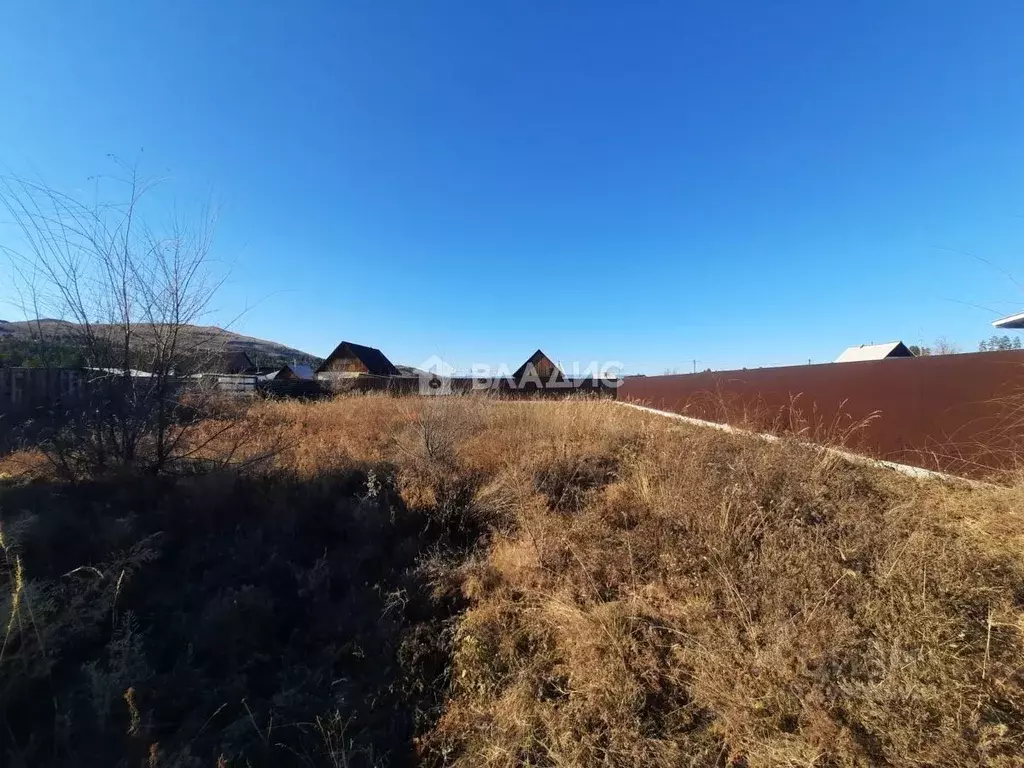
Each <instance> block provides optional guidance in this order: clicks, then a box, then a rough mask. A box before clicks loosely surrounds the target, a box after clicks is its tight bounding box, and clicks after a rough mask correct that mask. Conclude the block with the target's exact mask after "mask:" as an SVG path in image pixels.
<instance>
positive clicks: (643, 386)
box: [619, 351, 1024, 474]
mask: <svg viewBox="0 0 1024 768" xmlns="http://www.w3.org/2000/svg"><path fill="white" fill-rule="evenodd" d="M619 398H620V399H622V400H629V401H633V402H640V403H644V404H646V405H650V406H652V407H655V408H660V409H664V410H669V411H674V412H676V413H684V414H686V415H689V416H693V417H695V418H701V419H707V420H711V421H718V422H724V423H729V424H735V425H737V426H746V427H750V428H753V429H758V430H767V431H774V432H787V431H791V432H800V433H802V434H804V435H806V436H808V437H810V438H812V439H817V440H823V441H825V440H827V441H834V440H839V441H842V442H845V444H846V445H848V446H849V447H851V448H853V449H856V450H861V451H864V452H867V453H870V454H873V455H876V456H880V457H882V458H887V459H892V460H894V461H902V462H906V463H910V464H916V465H919V466H924V467H929V468H939V469H943V470H945V471H949V472H958V473H967V474H984V472H985V471H986V470H988V469H993V468H995V469H1005V468H1010V467H1015V466H1018V464H1019V459H1020V458H1021V457H1024V352H1021V351H1011V352H981V353H976V354H968V355H942V356H936V357H915V358H897V359H891V360H878V361H870V362H860V363H829V364H825V365H801V366H790V367H784V368H758V369H754V370H743V371H723V372H717V373H698V374H693V375H674V376H649V377H643V376H633V377H628V378H626V380H625V381H624V382H623V384H622V386H621V387H620V388H619ZM875 414H877V416H875ZM864 422H866V423H864Z"/></svg>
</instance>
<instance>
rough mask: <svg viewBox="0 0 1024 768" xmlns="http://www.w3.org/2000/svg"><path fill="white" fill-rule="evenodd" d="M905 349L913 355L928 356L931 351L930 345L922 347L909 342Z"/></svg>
mask: <svg viewBox="0 0 1024 768" xmlns="http://www.w3.org/2000/svg"><path fill="white" fill-rule="evenodd" d="M907 349H909V350H910V351H911V352H912V353H913V354H914V357H928V356H930V355H931V353H932V348H931V347H923V346H920V345H918V344H911V345H910V346H909V347H907Z"/></svg>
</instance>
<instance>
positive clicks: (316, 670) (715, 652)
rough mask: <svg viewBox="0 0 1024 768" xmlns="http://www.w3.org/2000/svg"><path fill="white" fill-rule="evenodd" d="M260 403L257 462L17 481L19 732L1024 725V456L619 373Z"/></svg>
mask: <svg viewBox="0 0 1024 768" xmlns="http://www.w3.org/2000/svg"><path fill="white" fill-rule="evenodd" d="M244 422H245V423H244V425H243V428H244V429H245V430H247V431H246V434H247V436H248V437H247V439H246V441H245V443H244V447H243V448H242V449H241V450H242V453H243V454H244V456H243V455H240V456H239V458H246V457H251V458H254V459H261V460H260V461H254V462H252V463H249V464H248V465H247V468H246V469H245V470H244V471H241V472H239V471H237V470H236V471H232V472H230V473H229V472H227V471H225V470H223V469H221V470H218V471H217V472H213V473H202V474H193V475H189V476H183V477H177V478H144V479H142V480H138V481H136V480H132V481H130V482H129V481H127V480H124V479H120V480H118V481H116V482H115V481H113V480H109V479H108V480H104V481H102V482H101V483H94V484H84V485H79V486H76V487H75V488H74V489H71V488H69V487H68V486H64V485H52V484H49V483H46V482H45V481H43V480H40V479H37V480H35V481H31V482H27V481H26V480H25V479H13V478H11V479H8V480H7V481H5V482H6V483H7V487H6V488H5V489H3V490H2V491H0V515H2V520H3V530H4V536H5V538H4V542H5V543H4V545H3V546H4V550H5V562H6V566H7V567H6V568H5V569H4V575H3V577H2V578H3V579H4V584H3V587H4V593H6V595H7V598H6V603H5V604H4V606H3V608H2V615H0V619H2V620H3V621H4V623H5V626H6V627H7V630H6V641H5V644H4V649H3V651H2V653H0V672H2V675H3V677H2V683H0V702H2V712H0V715H2V722H0V730H2V732H3V733H4V739H3V744H4V747H3V748H4V749H6V750H7V753H6V754H5V758H11V759H13V761H14V762H13V764H15V765H17V764H18V763H17V760H18V759H20V760H21V761H22V764H26V765H28V764H39V763H42V762H51V763H63V764H80V763H81V762H82V761H83V760H86V759H95V758H96V756H103V757H104V758H109V760H108V762H109V763H110V764H114V763H116V761H117V760H118V759H123V760H127V763H125V764H139V763H140V762H146V763H147V764H148V765H151V766H156V765H217V764H218V762H217V761H218V760H222V763H221V764H224V765H240V766H241V765H254V766H255V765H286V764H295V765H314V766H318V765H335V766H337V765H345V766H355V765H403V764H410V763H420V764H428V765H459V766H473V767H475V766H518V765H538V766H566V767H568V766H591V765H616V766H634V765H635V766H681V765H694V766H714V765H720V766H822V767H823V768H824V767H826V766H829V767H831V766H854V765H893V766H903V765H906V766H923V765H951V766H974V765H991V766H1012V765H1019V764H1020V763H1021V761H1022V759H1024V717H1022V716H1024V680H1022V677H1021V672H1020V659H1021V658H1022V651H1024V648H1022V642H1021V630H1022V628H1024V627H1022V624H1021V621H1022V614H1021V599H1022V595H1024V557H1022V555H1021V552H1022V551H1024V550H1022V549H1021V544H1022V542H1024V508H1022V505H1021V501H1022V500H1024V497H1022V496H1021V492H1020V489H1019V487H1009V488H985V489H979V488H974V489H972V488H969V487H966V486H965V487H953V486H945V485H942V484H937V483H935V482H922V481H916V480H911V479H909V478H906V477H902V476H899V475H896V474H894V473H892V472H889V471H885V470H880V469H874V468H870V467H864V466H851V465H848V464H846V463H844V462H842V461H839V460H837V459H836V458H835V457H834V456H832V455H829V454H825V453H823V452H818V451H815V450H813V449H808V448H807V447H806V446H802V445H800V444H799V443H798V442H797V441H795V440H781V441H779V442H777V443H771V444H769V443H764V442H760V441H757V440H753V439H749V438H745V437H742V436H734V435H727V434H723V433H721V432H717V431H711V430H703V429H700V428H695V427H691V426H688V425H685V424H680V423H677V422H673V421H671V420H667V419H663V418H660V417H658V416H654V415H648V414H644V413H640V412H637V411H634V410H630V409H626V408H622V407H620V406H617V405H615V404H614V403H609V402H594V401H565V402H502V401H493V400H478V399H474V398H443V399H442V398H438V399H431V398H389V397H382V396H354V397H343V398H338V399H336V400H333V401H330V402H320V403H306V404H303V403H296V402H277V403H264V404H260V405H257V406H255V407H253V408H252V409H251V410H250V411H249V413H248V415H247V416H246V417H245V420H244ZM204 428H205V429H206V430H207V432H206V435H207V436H208V437H210V438H212V439H211V440H210V441H209V443H208V444H207V445H206V447H205V448H204V450H205V451H208V452H209V454H210V457H211V458H214V457H216V455H217V453H218V451H219V450H221V446H220V443H219V442H218V440H217V439H216V435H217V430H218V428H219V427H218V422H217V419H216V418H212V419H210V420H209V422H208V423H207V424H206V425H205V426H204ZM197 439H203V435H202V434H200V435H199V436H198V438H197ZM235 450H237V447H236V448H235ZM26 466H32V465H31V463H28V464H26ZM122 574H123V576H122ZM147 761H148V762H147Z"/></svg>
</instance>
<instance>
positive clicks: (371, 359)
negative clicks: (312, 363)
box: [316, 341, 401, 376]
mask: <svg viewBox="0 0 1024 768" xmlns="http://www.w3.org/2000/svg"><path fill="white" fill-rule="evenodd" d="M337 357H354V358H356V359H357V360H359V362H361V363H362V364H363V365H365V366H366V370H367V371H368V372H369V373H371V374H373V375H374V376H400V375H401V374H400V373H399V372H398V369H397V368H395V366H394V365H392V364H391V361H390V360H388V359H387V357H385V356H384V353H383V352H381V351H380V350H379V349H376V348H374V347H364V346H363V345H362V344H354V343H353V342H351V341H343V342H341V344H339V345H338V346H337V347H336V348H335V350H334V351H333V352H331V354H330V355H328V356H327V359H326V360H324V361H323V362H322V363H320V367H319V368H317V369H316V372H317V373H322V372H324V371H326V370H328V368H329V366H330V363H331V361H333V360H334V359H335V358H337Z"/></svg>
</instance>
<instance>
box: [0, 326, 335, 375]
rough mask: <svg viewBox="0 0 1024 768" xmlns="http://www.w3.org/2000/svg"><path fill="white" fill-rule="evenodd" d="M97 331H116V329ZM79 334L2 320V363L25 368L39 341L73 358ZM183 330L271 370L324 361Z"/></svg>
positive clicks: (200, 345) (206, 346)
mask: <svg viewBox="0 0 1024 768" xmlns="http://www.w3.org/2000/svg"><path fill="white" fill-rule="evenodd" d="M98 327H99V328H101V329H103V328H106V329H109V330H110V331H113V330H114V327H113V326H98ZM78 330H79V326H77V325H76V324H74V323H70V322H68V321H66V320H54V319H43V320H39V321H35V320H31V321H28V320H26V321H13V322H12V321H7V320H0V362H2V361H3V360H4V359H5V358H9V359H10V362H11V363H12V364H14V365H19V364H24V362H25V359H31V355H32V354H35V353H37V352H38V349H39V345H38V340H39V339H42V340H43V345H44V347H47V348H58V349H62V350H64V351H65V352H68V353H71V354H73V352H74V350H75V347H76V345H77V343H78V342H77V339H78V337H79V334H78ZM183 330H184V332H185V343H186V344H188V345H190V346H192V347H194V348H197V349H202V350H209V351H210V352H217V353H218V354H223V355H231V354H235V353H238V352H245V353H246V354H248V355H249V357H250V359H252V361H253V362H254V363H255V364H257V365H260V366H266V367H271V366H274V365H280V364H282V363H290V362H298V363H309V364H314V365H318V364H319V363H320V361H321V358H319V357H317V356H316V355H311V354H309V353H308V352H303V351H302V350H300V349H295V348H293V347H288V346H285V345H284V344H278V343H277V342H276V341H268V340H266V339H258V338H256V337H254V336H245V335H243V334H240V333H235V332H233V331H229V330H226V329H224V328H218V327H217V326H208V325H206V326H203V325H188V326H184V328H183ZM19 358H24V359H19Z"/></svg>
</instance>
